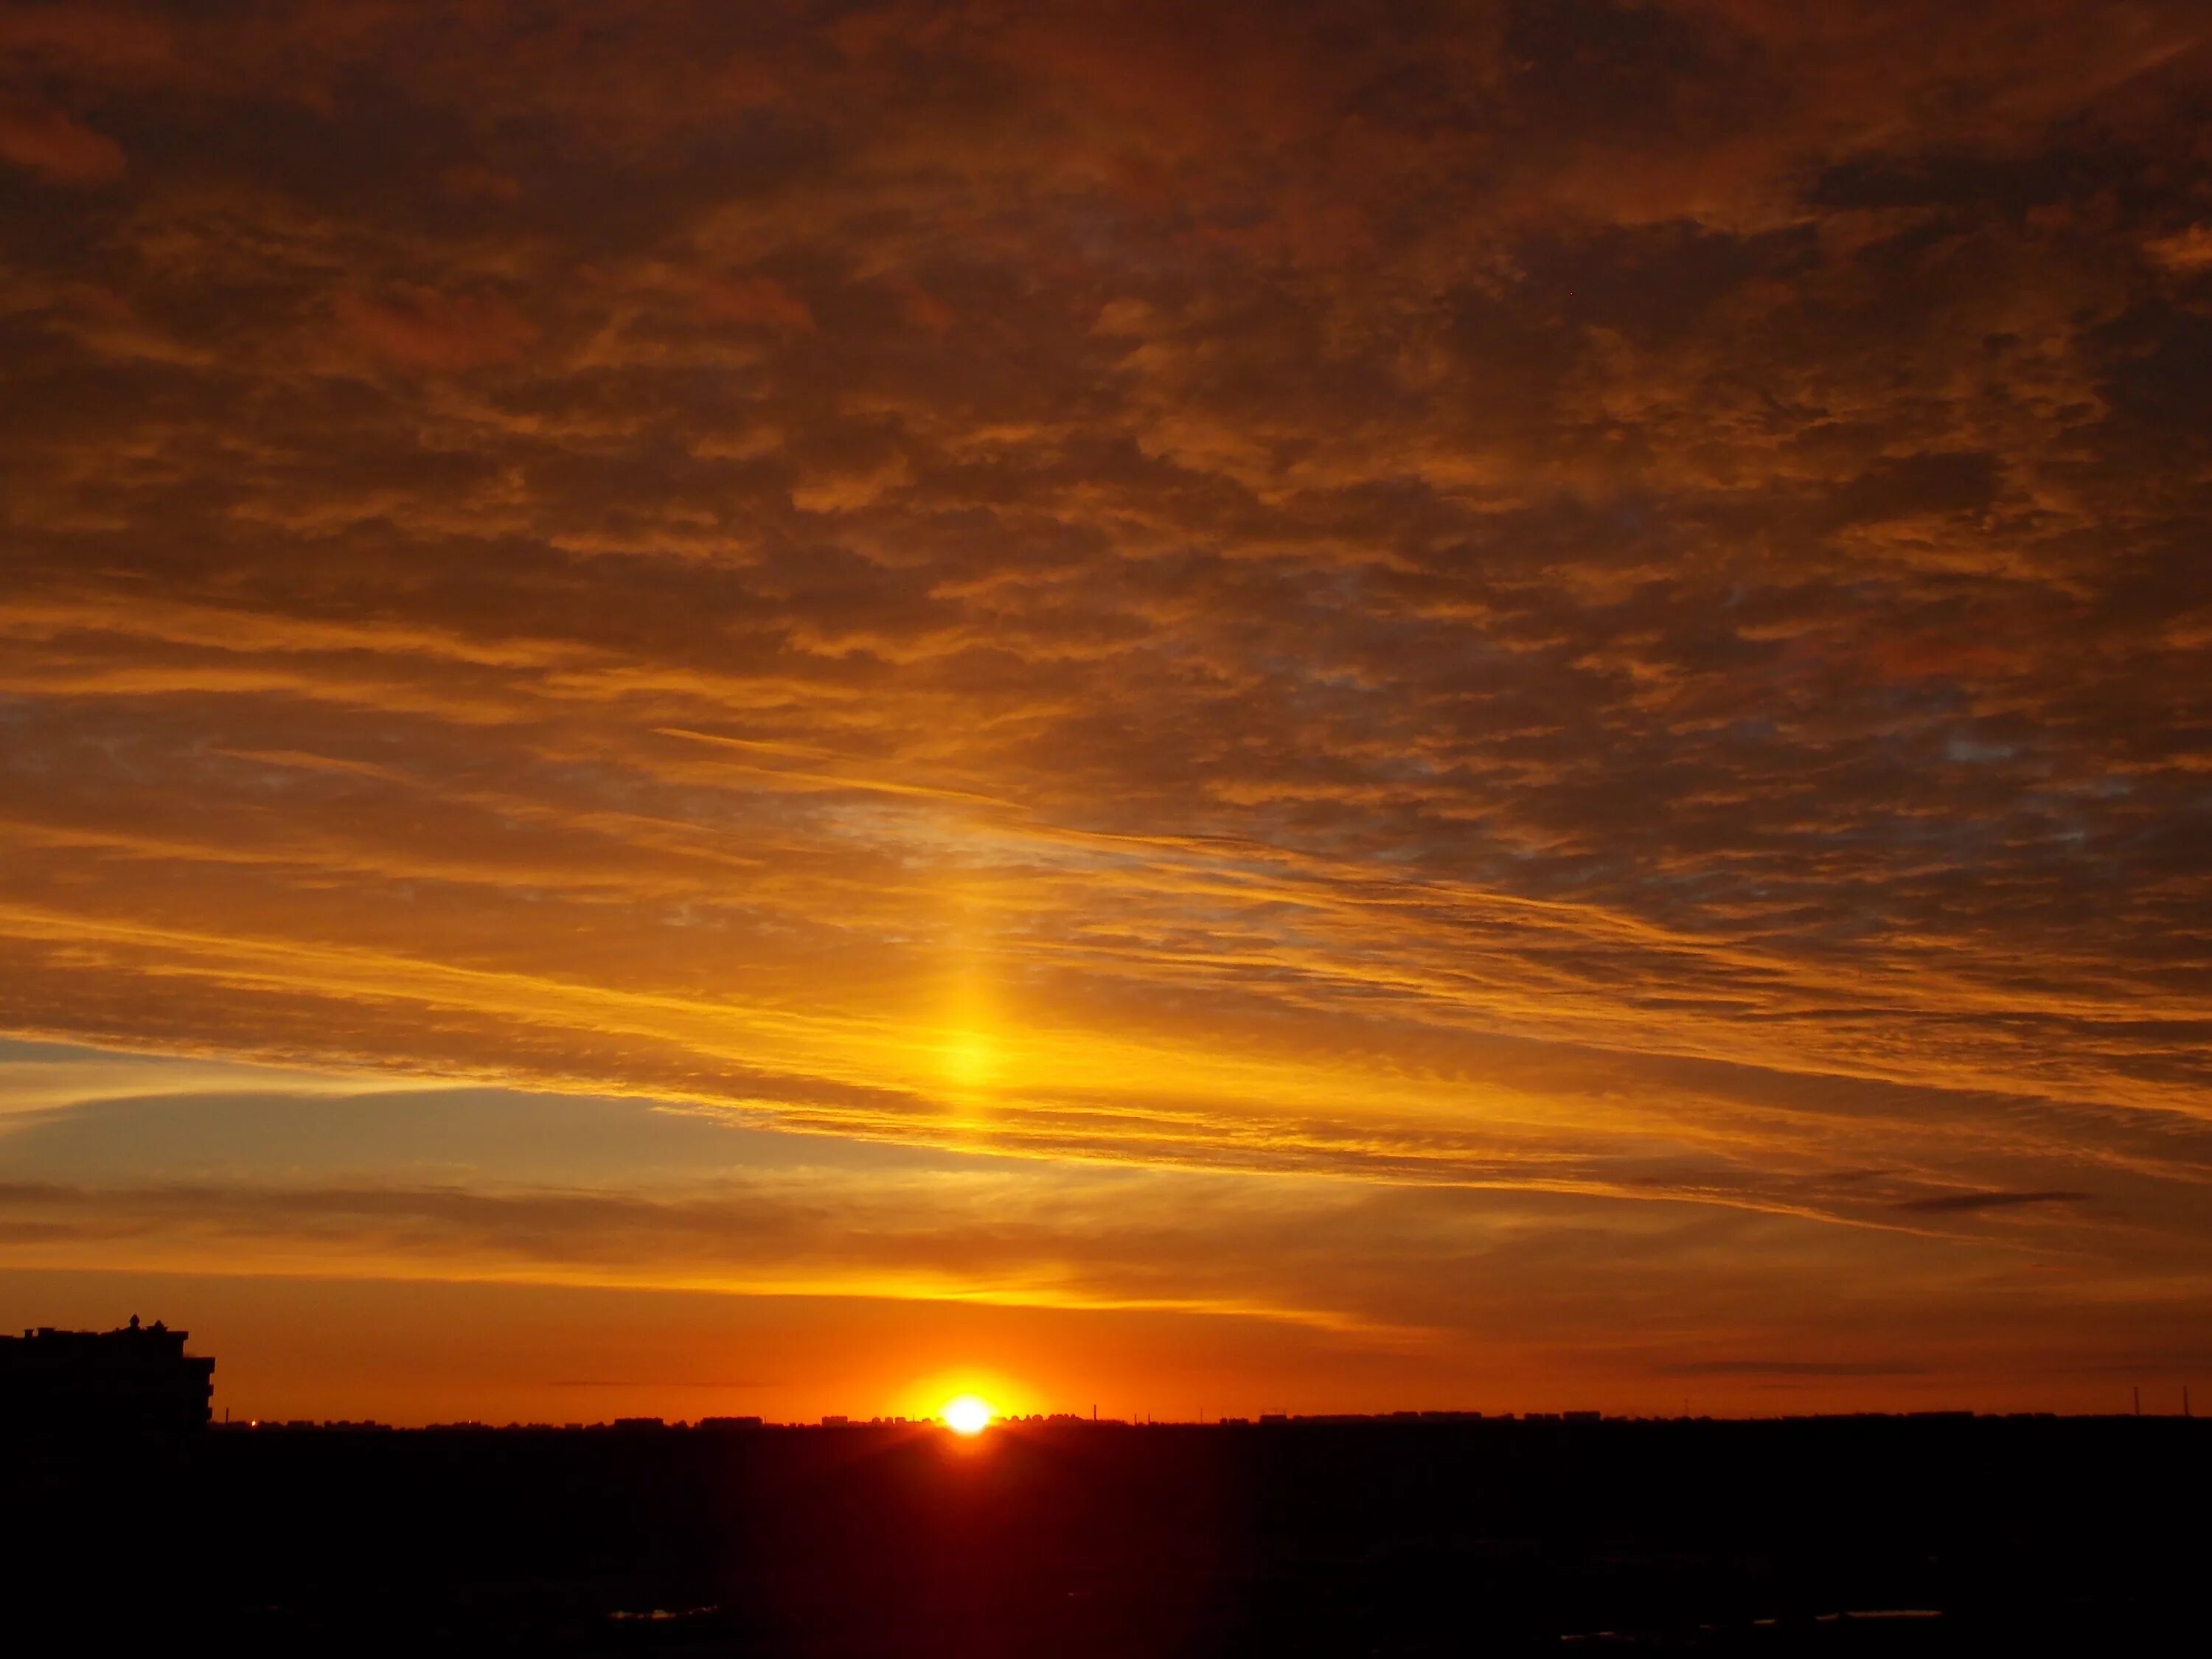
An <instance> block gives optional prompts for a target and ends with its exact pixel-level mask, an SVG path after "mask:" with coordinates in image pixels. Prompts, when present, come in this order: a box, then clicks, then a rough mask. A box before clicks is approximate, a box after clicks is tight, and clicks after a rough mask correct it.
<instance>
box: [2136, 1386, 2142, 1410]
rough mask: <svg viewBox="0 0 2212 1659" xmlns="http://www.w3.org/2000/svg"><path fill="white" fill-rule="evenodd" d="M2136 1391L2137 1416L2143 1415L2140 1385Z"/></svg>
mask: <svg viewBox="0 0 2212 1659" xmlns="http://www.w3.org/2000/svg"><path fill="white" fill-rule="evenodd" d="M2135 1392H2136V1416H2137V1417H2141V1416H2142V1389H2141V1388H2140V1387H2138V1388H2137V1389H2136V1391H2135Z"/></svg>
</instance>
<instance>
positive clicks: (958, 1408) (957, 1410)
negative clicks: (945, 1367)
mask: <svg viewBox="0 0 2212 1659" xmlns="http://www.w3.org/2000/svg"><path fill="white" fill-rule="evenodd" d="M990 1426H991V1408H990V1407H989V1406H988V1405H987V1404H985V1403H984V1402H983V1401H981V1400H978V1399H977V1398H975V1395H972V1394H963V1395H961V1396H960V1397H959V1398H958V1399H957V1400H951V1401H946V1402H945V1427H946V1428H948V1429H950V1430H951V1431H952V1432H953V1433H955V1434H981V1433H982V1432H983V1431H984V1430H986V1429H987V1428H989V1427H990Z"/></svg>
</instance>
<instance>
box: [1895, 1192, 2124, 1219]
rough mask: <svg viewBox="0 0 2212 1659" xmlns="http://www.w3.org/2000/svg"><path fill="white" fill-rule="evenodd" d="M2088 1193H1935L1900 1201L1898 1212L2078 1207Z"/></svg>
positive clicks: (2084, 1200)
mask: <svg viewBox="0 0 2212 1659" xmlns="http://www.w3.org/2000/svg"><path fill="white" fill-rule="evenodd" d="M2089 1196H2090V1195H2089V1194H2087V1193H1938V1194H1935V1195H1933V1196H1931V1197H1928V1198H1908V1199H1905V1200H1900V1201H1899V1204H1898V1206H1897V1207H1898V1208H1899V1209H1900V1210H1922V1211H1925V1212H1929V1213H1930V1214H1954V1213H1957V1212H1963V1211H1972V1210H2004V1209H2010V1208H2012V1207H2013V1206H2015V1205H2022V1204H2081V1203H2085V1202H2087V1200H2088V1198H2089Z"/></svg>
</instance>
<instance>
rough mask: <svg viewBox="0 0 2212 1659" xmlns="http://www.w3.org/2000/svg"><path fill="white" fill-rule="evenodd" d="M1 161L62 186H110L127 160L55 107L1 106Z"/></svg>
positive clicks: (99, 134) (111, 142)
mask: <svg viewBox="0 0 2212 1659" xmlns="http://www.w3.org/2000/svg"><path fill="white" fill-rule="evenodd" d="M0 160H4V161H12V162H14V163H15V165H16V166H17V167H27V168H28V169H29V170H30V171H32V172H33V173H38V174H40V176H41V177H43V178H46V179H50V180H52V182H54V183H56V184H62V185H110V184H113V183H114V182H115V181H116V180H117V179H120V178H121V177H122V176H123V174H124V172H125V167H127V165H128V163H127V162H126V161H125V159H124V155H123V147H122V146H121V145H120V144H118V143H116V142H115V141H114V140H113V139H112V138H110V137H107V136H106V134H105V133H102V132H96V131H94V130H93V129H92V128H90V127H88V126H87V125H85V124H84V123H83V122H82V121H79V120H76V119H74V118H71V117H70V116H67V115H64V114H63V113H62V112H60V111H59V110H54V109H15V110H4V109H0Z"/></svg>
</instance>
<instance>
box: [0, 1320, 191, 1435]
mask: <svg viewBox="0 0 2212 1659" xmlns="http://www.w3.org/2000/svg"><path fill="white" fill-rule="evenodd" d="M187 1334H188V1333H186V1332H184V1331H173V1330H171V1329H170V1328H168V1327H167V1326H166V1325H164V1324H162V1323H161V1322H160V1321H159V1320H156V1321H155V1322H154V1323H153V1324H151V1325H146V1326H141V1325H140V1324H139V1322H138V1319H137V1316H136V1315H135V1314H134V1315H133V1316H131V1322H130V1324H128V1325H126V1326H125V1327H124V1328H122V1329H121V1330H115V1331H58V1330H55V1329H54V1328H52V1327H51V1326H46V1327H41V1328H40V1329H37V1330H33V1331H25V1332H24V1333H23V1334H22V1335H21V1336H4V1337H0V1422H4V1423H5V1424H6V1425H7V1426H8V1427H9V1429H11V1430H13V1431H15V1432H18V1433H22V1432H31V1433H49V1434H56V1435H70V1436H76V1435H98V1436H112V1435H129V1434H162V1435H173V1434H193V1433H197V1431H200V1430H202V1429H204V1428H205V1427H206V1426H207V1423H208V1419H209V1417H210V1414H211V1411H212V1407H210V1403H209V1402H210V1401H211V1400H212V1399H213V1397H214V1395H215V1361H214V1360H212V1359H207V1358H198V1357H196V1356H194V1355H191V1354H187V1353H186V1352H185V1337H186V1336H187Z"/></svg>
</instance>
